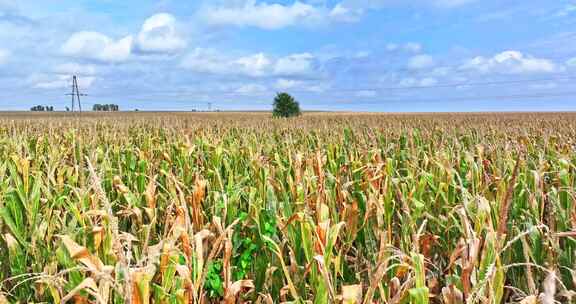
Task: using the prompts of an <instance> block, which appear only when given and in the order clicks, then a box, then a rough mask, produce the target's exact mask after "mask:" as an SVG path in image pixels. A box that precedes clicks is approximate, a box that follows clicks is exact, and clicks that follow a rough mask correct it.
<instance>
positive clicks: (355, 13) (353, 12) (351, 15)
mask: <svg viewBox="0 0 576 304" xmlns="http://www.w3.org/2000/svg"><path fill="white" fill-rule="evenodd" d="M363 13H364V10H363V9H359V8H358V9H354V8H349V7H346V6H343V5H342V4H341V3H338V4H336V5H335V6H334V7H333V8H332V10H331V11H330V13H329V14H328V16H329V17H330V18H331V19H333V20H335V21H341V22H356V21H358V20H360V17H362V14H363Z"/></svg>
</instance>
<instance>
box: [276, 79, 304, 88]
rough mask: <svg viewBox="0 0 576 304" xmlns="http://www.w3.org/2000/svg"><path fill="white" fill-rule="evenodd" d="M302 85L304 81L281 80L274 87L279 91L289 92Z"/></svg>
mask: <svg viewBox="0 0 576 304" xmlns="http://www.w3.org/2000/svg"><path fill="white" fill-rule="evenodd" d="M300 85H302V81H299V80H294V79H284V78H280V79H278V80H276V83H275V84H274V87H275V88H277V89H279V90H287V89H291V88H294V87H297V86H300Z"/></svg>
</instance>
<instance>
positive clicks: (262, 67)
mask: <svg viewBox="0 0 576 304" xmlns="http://www.w3.org/2000/svg"><path fill="white" fill-rule="evenodd" d="M313 59H314V56H313V55H311V54H308V53H303V54H293V55H289V56H286V57H280V58H277V59H274V58H271V57H269V56H267V55H265V54H263V53H257V54H253V55H247V56H242V57H239V58H231V57H229V56H225V55H223V54H221V53H219V52H217V51H214V50H209V49H202V48H197V49H195V50H194V52H192V53H191V54H189V55H188V56H186V57H185V58H184V60H183V61H182V63H181V66H182V67H184V68H187V69H189V70H192V71H195V72H199V73H208V74H228V75H245V76H251V77H263V76H273V75H281V76H282V75H284V76H297V75H304V74H307V73H310V72H312V71H313V69H314V64H313Z"/></svg>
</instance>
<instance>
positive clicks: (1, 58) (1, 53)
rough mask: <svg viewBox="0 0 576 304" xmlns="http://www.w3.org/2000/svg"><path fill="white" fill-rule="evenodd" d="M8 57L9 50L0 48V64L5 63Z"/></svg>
mask: <svg viewBox="0 0 576 304" xmlns="http://www.w3.org/2000/svg"><path fill="white" fill-rule="evenodd" d="M8 57H10V52H8V51H7V50H3V49H0V64H4V63H6V62H7V61H8Z"/></svg>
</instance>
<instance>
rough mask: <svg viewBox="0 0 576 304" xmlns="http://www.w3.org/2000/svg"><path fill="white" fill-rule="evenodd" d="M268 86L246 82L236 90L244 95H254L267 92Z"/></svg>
mask: <svg viewBox="0 0 576 304" xmlns="http://www.w3.org/2000/svg"><path fill="white" fill-rule="evenodd" d="M266 90H267V89H266V87H265V86H263V85H261V84H245V85H243V86H241V87H239V88H238V89H237V90H236V93H238V94H242V95H254V94H259V93H263V92H266Z"/></svg>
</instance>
